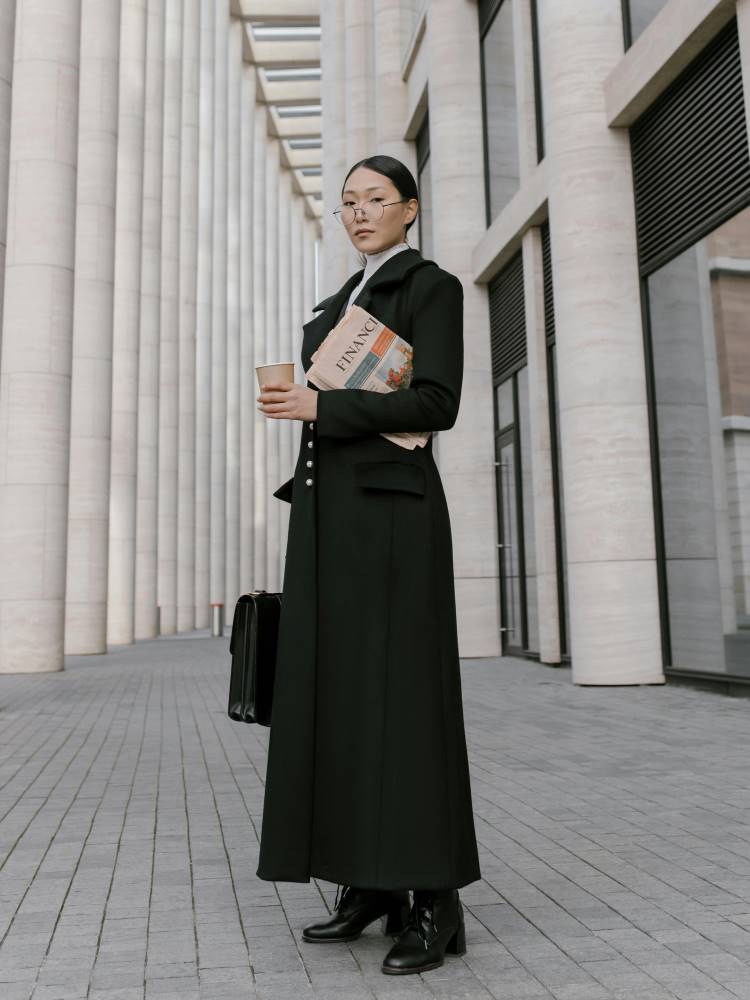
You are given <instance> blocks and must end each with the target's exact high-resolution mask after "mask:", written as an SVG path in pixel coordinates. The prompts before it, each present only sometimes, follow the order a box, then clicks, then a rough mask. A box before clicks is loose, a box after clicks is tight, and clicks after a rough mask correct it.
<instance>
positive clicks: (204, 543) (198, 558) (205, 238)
mask: <svg viewBox="0 0 750 1000" xmlns="http://www.w3.org/2000/svg"><path fill="white" fill-rule="evenodd" d="M215 22H216V7H215V4H213V3H202V4H201V23H200V32H201V79H200V166H199V174H200V180H199V187H198V276H197V281H196V295H197V320H196V322H197V330H196V343H195V352H196V362H195V366H196V388H195V393H196V396H195V627H196V628H208V626H209V578H210V550H209V543H210V534H211V328H212V321H213V305H212V303H213V229H214V192H213V184H214V48H215V37H214V36H215Z"/></svg>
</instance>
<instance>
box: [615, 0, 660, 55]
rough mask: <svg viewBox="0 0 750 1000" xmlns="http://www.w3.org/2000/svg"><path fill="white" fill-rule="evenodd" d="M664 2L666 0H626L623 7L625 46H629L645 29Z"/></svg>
mask: <svg viewBox="0 0 750 1000" xmlns="http://www.w3.org/2000/svg"><path fill="white" fill-rule="evenodd" d="M666 3H667V0H626V3H625V7H624V12H625V47H626V48H629V47H630V46H631V45H632V44H633V42H634V41H635V40H636V38H638V36H639V35H641V34H642V33H643V32H644V31H645V30H646V28H647V27H648V26H649V24H651V22H652V21H653V19H654V18H655V17H656V15H657V14H658V13H659V11H660V10H661V9H662V7H663V6H664V5H665V4H666Z"/></svg>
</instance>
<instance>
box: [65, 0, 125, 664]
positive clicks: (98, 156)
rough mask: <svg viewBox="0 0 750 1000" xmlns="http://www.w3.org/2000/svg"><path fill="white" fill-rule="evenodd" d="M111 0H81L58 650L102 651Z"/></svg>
mask: <svg viewBox="0 0 750 1000" xmlns="http://www.w3.org/2000/svg"><path fill="white" fill-rule="evenodd" d="M119 46H120V0H104V2H102V0H83V2H82V4H81V48H80V77H79V99H78V180H77V198H76V249H75V274H74V287H73V359H72V371H71V387H70V466H69V471H70V487H69V492H68V545H67V581H66V590H65V652H66V653H106V651H107V577H108V570H107V561H108V554H109V460H110V430H111V419H112V315H113V312H112V310H113V303H114V260H115V196H116V187H117V120H118V96H117V92H118V73H119V70H118V61H119Z"/></svg>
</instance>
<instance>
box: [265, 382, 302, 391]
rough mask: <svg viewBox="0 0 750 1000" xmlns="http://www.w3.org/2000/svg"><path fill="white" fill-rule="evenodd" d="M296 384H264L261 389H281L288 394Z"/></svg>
mask: <svg viewBox="0 0 750 1000" xmlns="http://www.w3.org/2000/svg"><path fill="white" fill-rule="evenodd" d="M293 386H294V382H264V383H263V385H262V386H261V389H279V390H281V391H282V392H286V391H288V390H289V389H291V388H293Z"/></svg>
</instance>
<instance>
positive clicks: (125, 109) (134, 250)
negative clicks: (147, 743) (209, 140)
mask: <svg viewBox="0 0 750 1000" xmlns="http://www.w3.org/2000/svg"><path fill="white" fill-rule="evenodd" d="M119 64H120V65H119V72H120V80H119V86H118V91H119V109H118V124H117V134H118V139H117V199H116V206H115V260H114V303H113V316H112V418H111V419H112V428H111V447H110V476H109V554H108V559H107V565H108V582H107V643H108V644H110V645H125V644H128V643H132V642H133V639H134V635H135V633H134V625H135V621H134V614H135V510H136V452H135V448H134V447H133V445H134V442H135V441H136V440H137V437H138V337H139V326H140V323H139V320H140V299H141V211H142V204H143V125H144V97H145V83H146V0H122V5H121V15H120V58H119Z"/></svg>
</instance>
